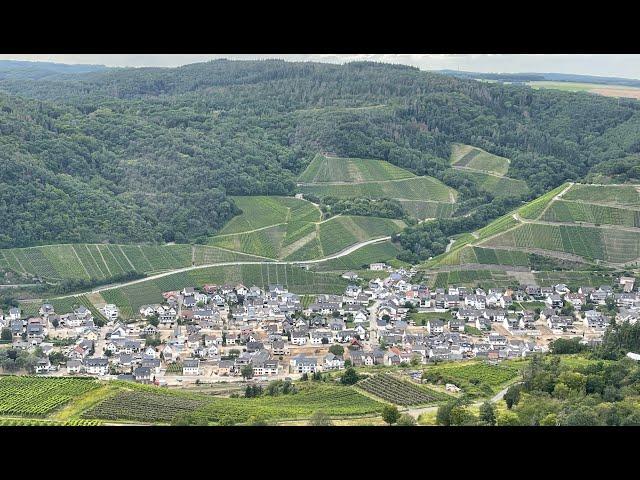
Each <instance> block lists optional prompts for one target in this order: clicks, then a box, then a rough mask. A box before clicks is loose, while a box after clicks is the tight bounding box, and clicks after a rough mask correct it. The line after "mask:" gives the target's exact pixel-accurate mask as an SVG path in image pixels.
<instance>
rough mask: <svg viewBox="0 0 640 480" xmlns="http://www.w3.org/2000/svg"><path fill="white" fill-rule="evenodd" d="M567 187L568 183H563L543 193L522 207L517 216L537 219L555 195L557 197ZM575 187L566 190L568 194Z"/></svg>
mask: <svg viewBox="0 0 640 480" xmlns="http://www.w3.org/2000/svg"><path fill="white" fill-rule="evenodd" d="M568 186H569V184H568V183H564V184H562V185H560V186H559V187H557V188H554V189H553V190H551V191H549V192H547V193H545V194H544V195H541V196H540V197H538V198H536V199H535V200H532V201H531V202H529V203H527V204H526V205H525V206H524V207H521V208H519V209H518V214H519V215H520V216H521V217H522V218H528V219H531V220H533V219H536V218H538V217H539V216H540V215H541V214H542V212H543V211H544V209H545V208H547V206H548V205H549V203H551V201H552V200H553V198H554V197H555V196H556V195H559V194H560V193H562V191H563V190H564V189H565V188H567V187H568ZM574 188H575V186H572V187H571V189H569V190H568V192H571V190H572V189H574ZM566 195H567V194H566V193H565V197H566Z"/></svg>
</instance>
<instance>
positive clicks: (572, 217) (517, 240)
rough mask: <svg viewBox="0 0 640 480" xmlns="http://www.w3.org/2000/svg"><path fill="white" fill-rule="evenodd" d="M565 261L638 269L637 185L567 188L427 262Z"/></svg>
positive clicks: (639, 224)
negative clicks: (539, 258) (534, 256)
mask: <svg viewBox="0 0 640 480" xmlns="http://www.w3.org/2000/svg"><path fill="white" fill-rule="evenodd" d="M531 253H534V254H538V255H543V256H548V257H552V258H554V259H557V260H560V261H563V262H567V261H569V262H581V263H597V262H604V264H605V265H607V264H611V266H618V265H620V266H624V265H628V266H633V265H635V264H636V263H637V262H638V261H639V260H640V192H639V189H638V186H636V185H622V186H620V185H606V186H604V185H580V184H564V185H561V186H560V187H558V188H556V189H554V190H552V191H550V192H548V193H546V194H545V195H542V196H541V197H538V198H537V199H535V200H533V201H532V202H529V203H528V204H527V205H525V206H523V207H520V208H518V209H517V210H516V211H514V212H511V213H509V214H507V215H504V216H503V217H501V218H499V219H497V220H495V221H493V222H491V223H490V224H489V225H487V226H486V227H484V228H482V229H480V230H478V231H476V232H474V233H473V234H472V235H465V236H461V237H460V238H459V239H458V240H457V241H456V242H455V243H454V244H453V245H452V247H451V249H450V251H449V252H447V253H445V254H442V255H440V256H438V257H436V258H435V259H433V260H431V261H430V262H428V263H427V266H430V267H438V266H446V265H460V264H468V263H481V264H498V265H514V266H520V265H528V264H529V262H528V261H527V259H526V255H525V254H531Z"/></svg>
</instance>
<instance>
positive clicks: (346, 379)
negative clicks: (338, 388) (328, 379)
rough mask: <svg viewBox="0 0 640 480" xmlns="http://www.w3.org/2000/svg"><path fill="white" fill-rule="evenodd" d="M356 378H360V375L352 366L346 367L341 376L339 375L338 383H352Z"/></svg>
mask: <svg viewBox="0 0 640 480" xmlns="http://www.w3.org/2000/svg"><path fill="white" fill-rule="evenodd" d="M358 380H360V376H359V375H358V373H357V372H356V369H355V368H353V367H349V368H347V369H346V370H345V371H344V373H343V374H342V377H340V383H342V384H343V385H354V384H355V383H357V382H358Z"/></svg>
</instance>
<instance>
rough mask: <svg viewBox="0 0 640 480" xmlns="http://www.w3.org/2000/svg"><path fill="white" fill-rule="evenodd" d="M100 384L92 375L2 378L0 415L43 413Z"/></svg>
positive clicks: (49, 411)
mask: <svg viewBox="0 0 640 480" xmlns="http://www.w3.org/2000/svg"><path fill="white" fill-rule="evenodd" d="M97 386H98V383H97V382H95V381H94V380H92V379H90V378H53V377H49V378H47V377H16V376H6V377H0V415H22V416H44V415H46V414H48V413H51V412H52V411H54V410H55V409H57V408H59V407H61V406H63V405H65V404H67V403H68V402H70V401H71V400H73V399H75V398H77V397H79V396H81V395H83V394H85V393H87V392H88V391H90V390H92V389H94V388H96V387H97Z"/></svg>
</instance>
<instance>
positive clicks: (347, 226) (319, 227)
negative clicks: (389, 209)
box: [209, 202, 404, 261]
mask: <svg viewBox="0 0 640 480" xmlns="http://www.w3.org/2000/svg"><path fill="white" fill-rule="evenodd" d="M306 203H308V202H306ZM309 205H311V204H309ZM402 228H404V222H402V221H400V220H392V219H388V218H377V217H359V216H336V217H333V218H331V219H329V220H327V221H324V222H317V223H314V222H304V221H299V220H297V221H292V222H289V223H287V224H285V225H275V226H271V227H267V228H261V229H259V230H256V231H253V232H248V233H238V234H228V235H219V236H215V237H212V238H211V239H210V241H209V243H210V244H211V245H213V246H215V247H220V248H224V249H226V250H231V251H236V252H241V253H245V254H251V255H257V256H260V257H265V258H267V259H274V260H275V259H280V260H286V261H302V260H315V259H320V258H323V257H326V256H329V255H332V254H335V253H338V252H340V251H342V250H344V249H346V248H348V247H350V246H351V245H354V244H356V243H359V242H363V241H366V240H371V239H374V238H379V237H385V236H389V235H392V234H394V233H397V232H399V231H400V230H402Z"/></svg>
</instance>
